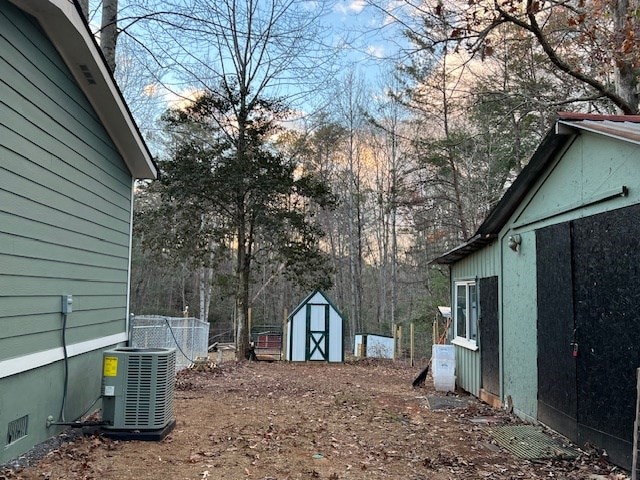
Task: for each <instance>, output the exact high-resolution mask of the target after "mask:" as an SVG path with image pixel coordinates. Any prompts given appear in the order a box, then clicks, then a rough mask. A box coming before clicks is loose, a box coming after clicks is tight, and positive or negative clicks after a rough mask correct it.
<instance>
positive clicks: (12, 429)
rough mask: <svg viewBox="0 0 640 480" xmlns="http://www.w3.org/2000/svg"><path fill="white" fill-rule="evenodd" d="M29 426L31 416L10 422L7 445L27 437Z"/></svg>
mask: <svg viewBox="0 0 640 480" xmlns="http://www.w3.org/2000/svg"><path fill="white" fill-rule="evenodd" d="M28 425H29V415H25V416H24V417H20V418H17V419H15V420H13V421H11V422H9V425H8V428H7V444H10V443H13V442H15V441H16V440H19V439H21V438H22V437H26V436H27V426H28Z"/></svg>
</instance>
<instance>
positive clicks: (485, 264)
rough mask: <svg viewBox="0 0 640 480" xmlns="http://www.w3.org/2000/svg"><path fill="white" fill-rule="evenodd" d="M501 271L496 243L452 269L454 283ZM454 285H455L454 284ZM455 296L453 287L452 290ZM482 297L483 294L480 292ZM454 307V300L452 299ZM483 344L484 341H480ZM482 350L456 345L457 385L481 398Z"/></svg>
mask: <svg viewBox="0 0 640 480" xmlns="http://www.w3.org/2000/svg"><path fill="white" fill-rule="evenodd" d="M499 269H500V249H499V243H498V242H497V241H496V242H494V243H492V244H490V245H487V246H486V247H485V248H483V249H482V250H480V251H479V252H476V253H475V254H473V255H470V256H468V257H466V258H464V259H462V260H461V261H459V262H457V263H455V264H454V265H452V267H451V279H452V282H457V281H460V280H473V279H475V278H485V277H493V276H496V275H498V272H499ZM452 285H454V283H452ZM451 292H452V295H453V287H452V288H451ZM480 294H481V295H482V292H480ZM451 305H453V298H452V299H451ZM480 344H482V339H480ZM481 355H482V352H481V350H470V349H468V348H465V347H461V346H459V345H456V377H457V378H456V384H457V385H458V386H459V387H461V388H462V389H464V390H465V391H467V392H469V393H471V394H473V395H476V396H479V395H480V388H481V387H482V379H481V375H480V368H481V364H480V361H481V358H480V356H481Z"/></svg>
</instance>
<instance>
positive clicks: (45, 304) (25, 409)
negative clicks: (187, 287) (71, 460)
mask: <svg viewBox="0 0 640 480" xmlns="http://www.w3.org/2000/svg"><path fill="white" fill-rule="evenodd" d="M155 176H156V168H155V166H154V164H153V161H152V159H151V156H150V154H149V152H148V150H147V148H146V146H145V144H144V141H143V139H142V137H141V135H140V133H139V131H138V130H137V127H136V126H135V124H134V122H133V120H132V118H131V115H130V112H129V110H128V109H127V107H126V105H125V103H124V100H123V98H122V95H121V94H120V92H119V90H118V89H117V87H116V85H115V82H114V80H113V78H112V76H111V74H110V72H109V71H108V68H107V66H106V64H105V62H104V59H103V57H102V55H101V54H100V52H99V49H98V47H97V46H96V44H95V41H94V39H93V37H92V35H91V33H90V31H89V29H88V27H87V25H86V24H85V22H84V20H83V18H82V16H81V14H80V13H79V9H78V6H77V4H76V3H74V2H72V1H69V0H20V1H18V0H0V463H5V462H7V461H9V460H10V459H12V458H15V457H17V456H19V455H20V454H21V453H23V452H25V451H26V450H28V449H29V448H31V447H32V446H34V445H35V444H37V443H40V442H42V441H44V440H46V439H47V438H48V437H50V436H52V435H55V434H56V433H58V432H59V431H60V429H61V427H59V426H55V425H53V426H47V423H48V422H47V419H48V418H50V417H51V418H53V419H54V420H55V421H59V420H61V419H62V418H64V420H66V421H74V420H76V419H78V418H79V417H80V416H81V415H82V414H83V413H85V412H86V411H87V410H88V409H90V408H91V407H92V405H98V406H99V402H98V403H97V404H96V403H94V402H95V401H96V400H98V399H99V397H100V382H101V366H102V365H101V362H102V351H103V350H105V349H107V348H110V347H112V346H115V345H121V344H123V343H124V342H126V341H127V339H128V337H127V331H128V329H127V327H128V325H127V318H128V295H129V294H128V292H129V269H130V251H131V224H132V205H133V203H132V202H133V186H134V180H135V179H137V178H154V177H155ZM68 296H70V297H68ZM67 300H69V303H67ZM65 385H66V388H65ZM63 403H64V408H63ZM93 408H96V407H95V406H94V407H93Z"/></svg>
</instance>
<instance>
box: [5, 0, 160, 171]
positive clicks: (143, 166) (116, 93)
mask: <svg viewBox="0 0 640 480" xmlns="http://www.w3.org/2000/svg"><path fill="white" fill-rule="evenodd" d="M10 1H11V2H12V3H13V4H14V5H15V6H16V7H18V8H20V9H21V10H23V11H25V12H26V13H28V14H30V15H31V16H33V17H34V18H35V19H36V20H38V22H39V23H40V26H41V27H42V29H43V30H44V32H45V33H46V34H47V36H48V37H49V38H50V39H51V41H52V42H53V44H54V46H55V47H56V49H57V50H58V52H59V53H60V56H61V57H62V59H63V60H64V62H65V64H66V65H67V67H68V68H69V70H70V71H71V74H72V75H73V76H74V78H75V80H76V82H77V83H78V85H79V87H80V88H81V89H82V91H83V92H84V94H85V95H86V97H87V99H88V100H89V102H90V103H91V105H92V107H93V108H94V110H95V111H96V113H97V115H98V117H99V118H100V121H101V122H102V124H103V125H104V127H105V129H106V131H107V133H108V134H109V136H110V137H111V139H112V141H113V142H114V144H115V145H116V148H118V151H119V152H120V154H121V155H122V158H123V160H124V162H125V164H126V165H127V167H128V168H129V170H130V172H131V174H132V175H133V177H134V178H136V179H152V178H157V176H158V169H157V167H156V165H155V163H154V161H153V158H152V156H151V153H150V152H149V149H148V147H147V145H146V143H145V142H144V139H143V138H142V134H141V133H140V131H139V130H138V127H137V125H136V123H135V121H134V120H133V116H132V114H131V112H130V111H129V108H128V106H127V104H126V102H125V101H124V97H123V96H122V93H121V92H120V90H119V88H118V86H117V84H116V82H115V80H114V78H113V76H112V74H111V71H110V70H109V68H108V67H107V64H106V62H105V60H104V57H103V56H102V53H101V51H100V49H99V47H98V46H97V44H96V42H95V39H94V38H93V35H92V34H91V32H90V30H89V27H88V25H87V24H86V22H85V20H84V18H83V17H82V15H81V14H80V12H79V7H78V5H77V3H76V2H75V1H70V0H46V1H44V0H10Z"/></svg>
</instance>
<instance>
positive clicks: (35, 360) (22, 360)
mask: <svg viewBox="0 0 640 480" xmlns="http://www.w3.org/2000/svg"><path fill="white" fill-rule="evenodd" d="M127 340H128V335H127V334H126V332H122V333H116V334H114V335H109V336H108V337H100V338H93V339H91V340H87V341H84V342H80V343H74V344H71V345H67V356H68V357H69V358H71V357H76V356H78V355H82V354H83V353H87V352H91V351H94V350H99V349H101V348H104V347H109V346H111V345H115V344H117V343H121V342H126V341H127ZM63 359H64V349H63V348H62V347H57V348H52V349H50V350H44V351H42V352H37V353H31V354H29V355H23V356H21V357H14V358H10V359H8V360H2V361H0V378H5V377H10V376H11V375H16V374H18V373H22V372H26V371H27V370H33V369H34V368H38V367H43V366H45V365H49V364H51V363H54V362H57V361H60V360H63Z"/></svg>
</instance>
